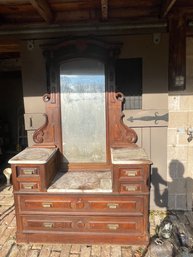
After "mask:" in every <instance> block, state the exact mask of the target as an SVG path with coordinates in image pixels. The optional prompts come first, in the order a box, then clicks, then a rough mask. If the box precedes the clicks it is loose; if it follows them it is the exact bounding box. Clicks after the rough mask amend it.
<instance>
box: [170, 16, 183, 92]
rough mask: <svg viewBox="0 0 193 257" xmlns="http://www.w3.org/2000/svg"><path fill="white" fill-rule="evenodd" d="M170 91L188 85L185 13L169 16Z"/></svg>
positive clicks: (181, 88)
mask: <svg viewBox="0 0 193 257" xmlns="http://www.w3.org/2000/svg"><path fill="white" fill-rule="evenodd" d="M168 72H169V74H168V76H169V91H179V90H185V87H186V19H185V17H184V15H183V14H175V15H172V16H170V17H169V71H168Z"/></svg>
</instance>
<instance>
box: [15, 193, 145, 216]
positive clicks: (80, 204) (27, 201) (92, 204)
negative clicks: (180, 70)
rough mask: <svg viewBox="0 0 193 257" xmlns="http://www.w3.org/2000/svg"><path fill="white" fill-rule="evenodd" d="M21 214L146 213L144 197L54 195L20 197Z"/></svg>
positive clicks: (18, 197)
mask: <svg viewBox="0 0 193 257" xmlns="http://www.w3.org/2000/svg"><path fill="white" fill-rule="evenodd" d="M17 199H18V205H19V209H20V212H22V213H29V212H32V213H34V212H36V213H38V212H39V213H42V212H46V213H60V212H62V213H64V212H72V213H74V212H77V211H78V212H89V213H91V214H92V213H95V214H96V213H107V214H109V213H111V214H113V213H115V214H116V213H119V215H123V214H124V213H127V214H128V213H136V214H143V212H144V197H143V196H141V197H140V196H130V197H128V196H121V197H120V196H102V197H101V196H95V197H94V196H93V197H89V196H83V197H78V196H67V195H66V196H62V195H60V196H54V195H44V196H41V195H18V196H17Z"/></svg>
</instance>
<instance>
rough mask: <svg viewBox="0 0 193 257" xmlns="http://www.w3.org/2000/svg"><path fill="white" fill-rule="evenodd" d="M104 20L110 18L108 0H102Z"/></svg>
mask: <svg viewBox="0 0 193 257" xmlns="http://www.w3.org/2000/svg"><path fill="white" fill-rule="evenodd" d="M101 14H102V20H107V19H108V0H101Z"/></svg>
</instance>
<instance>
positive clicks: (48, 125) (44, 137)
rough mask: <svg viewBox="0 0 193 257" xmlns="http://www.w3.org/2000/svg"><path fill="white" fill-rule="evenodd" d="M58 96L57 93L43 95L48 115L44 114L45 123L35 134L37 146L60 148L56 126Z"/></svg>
mask: <svg viewBox="0 0 193 257" xmlns="http://www.w3.org/2000/svg"><path fill="white" fill-rule="evenodd" d="M56 95H57V94H56V93H55V91H53V92H51V93H50V94H49V93H46V94H44V95H43V101H44V102H45V103H46V113H44V114H43V116H44V117H45V122H44V124H43V125H42V126H41V127H40V128H38V129H37V130H36V131H35V132H34V134H33V141H34V142H35V143H36V145H35V146H38V147H40V146H41V147H47V146H48V147H56V146H57V147H59V145H58V144H57V142H58V140H57V138H56V124H57V117H58V116H57V115H56V113H57V112H56V109H58V107H57V104H56Z"/></svg>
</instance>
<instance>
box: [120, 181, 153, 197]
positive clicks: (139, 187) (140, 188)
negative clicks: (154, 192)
mask: <svg viewBox="0 0 193 257" xmlns="http://www.w3.org/2000/svg"><path fill="white" fill-rule="evenodd" d="M148 191H149V189H148V187H147V186H146V185H144V184H143V183H120V185H119V192H120V193H133V194H136V193H142V192H148Z"/></svg>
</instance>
